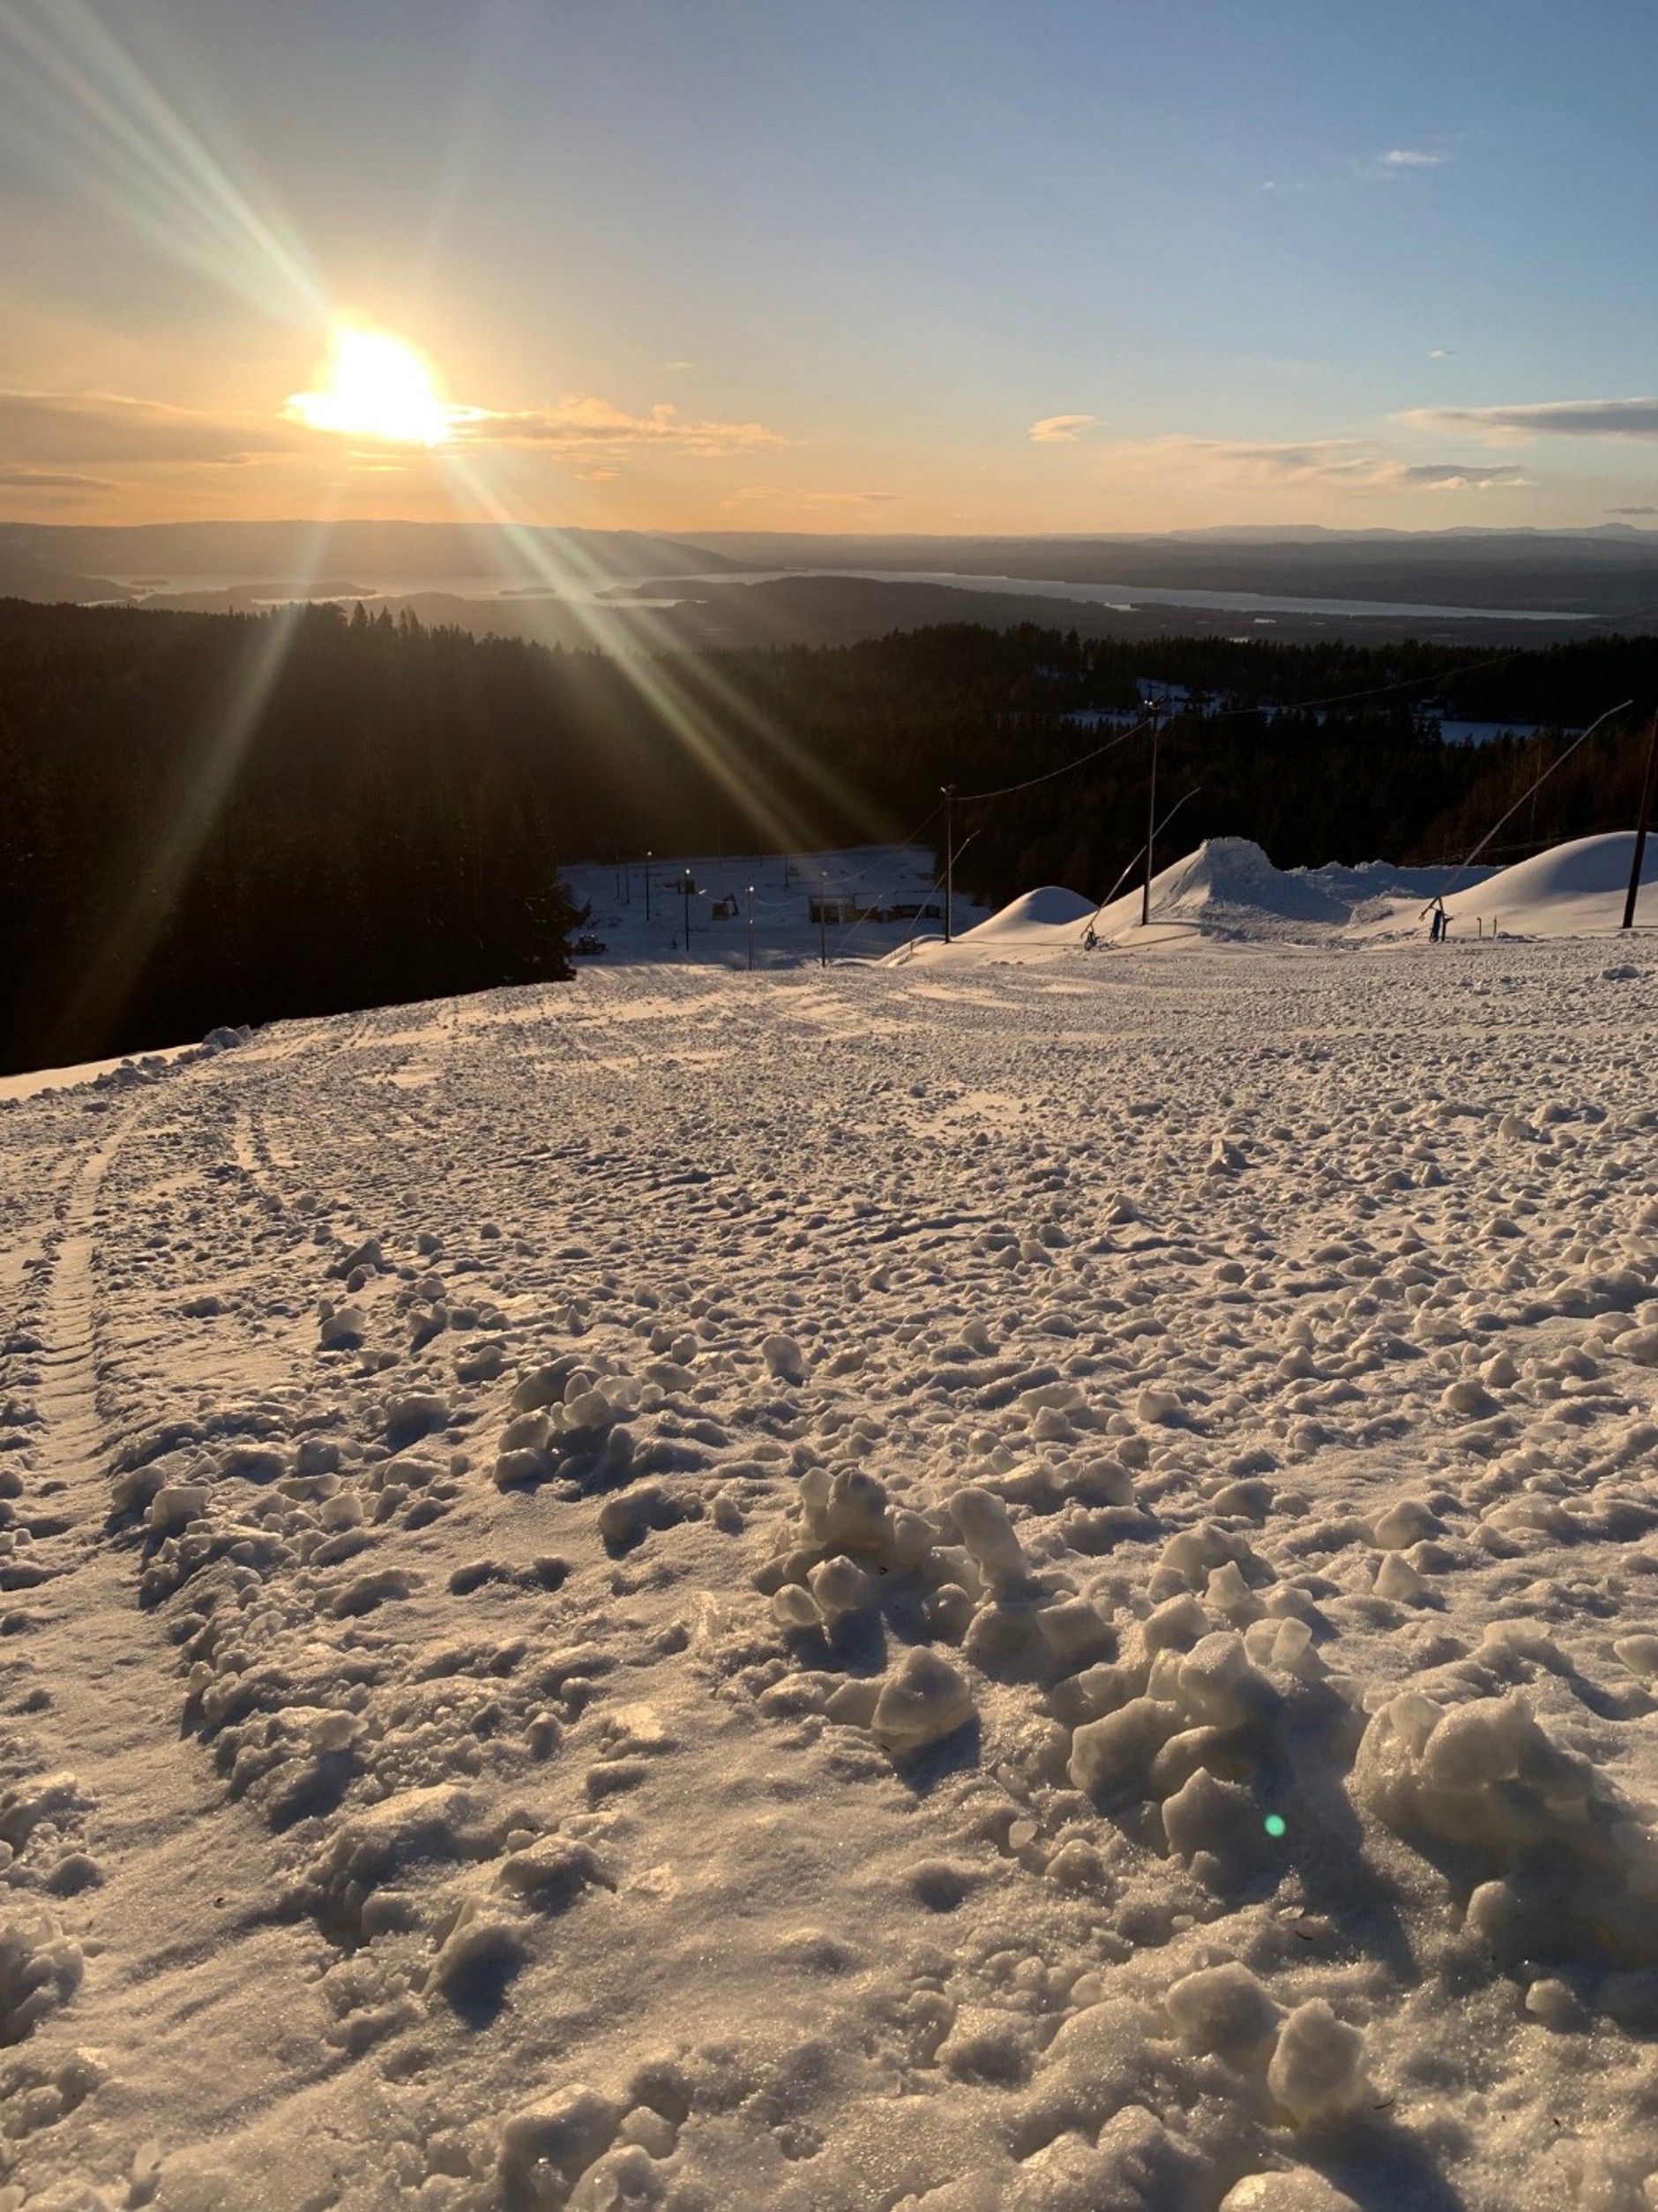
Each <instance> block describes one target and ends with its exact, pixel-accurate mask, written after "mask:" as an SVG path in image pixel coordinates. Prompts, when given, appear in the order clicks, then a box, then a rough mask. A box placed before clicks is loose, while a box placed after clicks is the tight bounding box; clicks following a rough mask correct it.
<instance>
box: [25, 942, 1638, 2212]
mask: <svg viewBox="0 0 1658 2212" xmlns="http://www.w3.org/2000/svg"><path fill="white" fill-rule="evenodd" d="M969 977H970V980H969ZM1655 1052H1658V959H1655V958H1654V954H1653V953H1652V950H1651V948H1650V946H1649V945H1646V944H1645V943H1644V942H1643V943H1641V944H1639V945H1637V946H1636V948H1635V950H1634V953H1633V954H1632V956H1631V957H1628V958H1623V959H1621V960H1618V961H1617V963H1616V964H1609V957H1608V953H1607V948H1606V947H1605V945H1600V946H1598V947H1597V946H1595V945H1591V944H1587V943H1571V942H1560V943H1554V944H1544V945H1515V944H1509V943H1503V944H1499V945H1490V944H1488V945H1453V946H1452V947H1449V948H1445V949H1444V950H1441V951H1438V952H1436V953H1434V954H1432V955H1429V954H1428V953H1426V951H1425V949H1424V948H1422V947H1411V948H1408V949H1403V950H1398V951H1384V952H1378V953H1366V954H1363V955H1362V956H1356V955H1353V954H1350V953H1348V954H1340V953H1319V952H1316V951H1309V950H1307V949H1305V948H1296V950H1294V951H1293V952H1284V951H1277V950H1273V948H1270V947H1266V948H1254V949H1247V950H1230V951H1224V952H1221V951H1205V950H1197V951H1193V952H1192V953H1190V954H1186V955H1183V956H1181V957H1180V958H1179V959H1178V960H1167V959H1165V960H1157V961H1154V962H1146V963H1137V962H1133V961H1129V960H1116V959H1114V960H1109V962H1108V961H1107V960H1104V959H1103V958H1102V959H1101V960H1099V961H1098V962H1097V963H1080V962H1079V961H1077V960H1070V961H1058V960H1056V961H1054V962H1052V963H1050V964H1048V965H1042V964H1040V963H1038V964H1034V965H1025V966H1022V967H1019V968H1003V967H999V966H997V965H996V964H994V963H993V962H985V961H983V960H980V961H978V962H976V963H975V964H974V965H973V966H972V967H971V968H970V969H969V970H968V971H967V974H966V975H962V976H961V977H960V980H958V975H957V973H956V971H953V970H950V969H948V968H940V967H937V966H935V967H931V968H909V969H905V968H899V969H888V970H879V969H870V968H859V969H831V970H829V971H828V972H827V973H820V972H817V971H811V970H806V971H802V972H798V973H796V974H794V975H788V976H786V977H777V976H771V977H765V978H762V977H758V976H755V977H749V976H744V975H711V974H710V973H709V972H708V971H707V970H706V969H705V970H701V971H697V970H691V969H685V970H680V971H676V970H673V969H671V968H662V969H652V970H646V969H632V970H627V969H613V970H609V971H604V972H589V973H587V974H586V975H583V976H582V977H580V978H579V980H578V981H577V982H576V983H573V984H571V985H569V986H565V987H562V988H559V987H553V988H549V989H544V990H541V989H538V990H504V991H498V992H493V993H488V994H484V995H482V996H480V997H478V998H468V999H462V1000H458V1001H457V1000H450V1001H444V1002H437V1003H434V1004H433V1005H429V1006H417V1007H401V1008H386V1009H381V1010H378V1011H377V1012H374V1013H366V1014H361V1015H356V1016H350V1017H341V1018H340V1019H339V1020H335V1021H313V1022H306V1023H295V1024H291V1025H283V1026H280V1027H279V1028H274V1029H273V1030H270V1031H267V1032H264V1033H261V1034H260V1035H257V1036H256V1037H255V1038H253V1039H252V1040H251V1041H250V1042H249V1043H247V1044H246V1045H244V1046H243V1048H242V1049H241V1050H235V1051H225V1052H222V1053H220V1055H219V1056H218V1057H214V1058H210V1059H206V1060H199V1059H198V1060H194V1061H190V1060H186V1061H183V1062H180V1063H177V1064H176V1065H173V1066H172V1067H170V1068H167V1069H165V1070H161V1069H157V1070H154V1071H152V1072H150V1075H149V1080H138V1078H136V1077H133V1078H130V1079H127V1080H123V1081H117V1082H116V1083H114V1084H111V1083H109V1082H108V1081H106V1082H104V1083H102V1084H101V1085H100V1086H98V1087H83V1088H80V1089H71V1090H63V1091H56V1092H50V1093H45V1094H42V1095H39V1096H37V1097H34V1098H32V1099H29V1100H27V1101H26V1102H21V1103H19V1104H16V1105H13V1106H11V1107H10V1108H9V1109H5V1110H0V1134H3V1135H4V1146H3V1147H0V1219H4V1224H5V1231H6V1236H5V1262H4V1277H3V1278H0V1294H3V1297H0V1323H3V1324H4V1327H5V1328H6V1330H7V1332H8V1334H7V1336H6V1338H5V1345H4V1371H0V1506H3V1517H4V1523H5V1526H4V1533H0V1700H3V1710H0V1742H3V1743H4V1750H5V1767H4V1790H3V1792H0V1843H3V1845H4V1849H3V1850H0V1857H4V1859H5V1864H4V1880H5V1882H6V1884H7V1886H8V1887H7V1894H6V1897H5V1899H4V1903H3V1904H0V2204H5V2205H7V2206H11V2205H16V2206H23V2205H27V2206H30V2207H34V2206H35V2205H40V2206H42V2207H52V2208H61V2212H71V2208H80V2207H84V2206H90V2207H98V2206H109V2207H115V2206H126V2205H130V2204H131V2205H138V2204H145V2203H151V2202H153V2203H155V2204H157V2205H160V2206H161V2207H164V2208H175V2207H177V2208H190V2212H194V2208H198V2207H199V2208H206V2207H209V2206H224V2207H232V2206H234V2207H270V2208H273V2212H276V2208H284V2212H286V2208H289V2207H300V2206H305V2207H314V2208H318V2212H321V2208H325V2207H330V2206H334V2205H339V2206H343V2207H358V2206H362V2207H380V2206H385V2207H391V2206H393V2205H410V2204H413V2205H417V2206H422V2207H432V2208H439V2207H443V2208H451V2207H452V2208H476V2212H486V2208H495V2207H503V2208H515V2207H540V2206H557V2205H563V2204H565V2203H569V2204H571V2205H573V2206H576V2207H578V2208H586V2212H601V2208H619V2207H624V2206H627V2207H631V2206H635V2205H639V2206H648V2205H661V2206H664V2207H668V2208H674V2212H719V2208H725V2207H733V2208H741V2207H751V2206H752V2207H767V2208H769V2207H779V2208H784V2212H840V2208H845V2212H864V2208H871V2212H872V2208H881V2212H889V2208H897V2207H907V2208H911V2212H922V2208H925V2212H990V2208H999V2207H1004V2206H1009V2207H1018V2208H1032V2212H1094V2208H1104V2207H1110V2208H1116V2207H1118V2206H1122V2207H1125V2208H1136V2207H1139V2208H1144V2212H1217V2208H1220V2207H1221V2206H1222V2205H1224V2206H1225V2207H1226V2212H1247V2208H1251V2207H1252V2208H1255V2212H1320V2208H1322V2212H1339V2208H1341V2207H1343V2206H1347V2205H1356V2206H1359V2207H1362V2208H1375V2212H1381V2208H1384V2207H1385V2208H1389V2212H1391V2208H1395V2207H1400V2208H1403V2207H1422V2208H1425V2212H1450V2208H1456V2207H1467V2208H1469V2212H1497V2208H1525V2212H1533V2208H1535V2212H1551V2208H1560V2212H1565V2208H1575V2207H1580V2206H1581V2207H1592V2208H1603V2212H1645V2208H1647V2207H1648V2206H1649V2205H1650V2203H1651V2201H1652V2194H1653V2193H1652V2191H1650V2190H1648V2188H1647V2177H1648V2176H1649V2175H1651V2174H1654V2173H1658V2066H1655V2065H1654V2037H1658V1935H1654V1927H1658V1918H1655V1917H1654V1916H1655V1915H1658V1848H1655V1847H1654V1840H1653V1837H1652V1835H1651V1832H1650V1827H1649V1821H1650V1819H1651V1807H1652V1805H1653V1804H1654V1802H1655V1801H1658V1737H1655V1735H1654V1720H1655V1718H1658V1700H1654V1694H1653V1685H1654V1678H1658V1409H1654V1396H1655V1394H1658V1196H1655V1195H1654V1193H1655V1191H1658V1176H1655V1173H1654V1170H1655V1167H1658V1102H1654V1098H1653V1095H1652V1090H1651V1078H1650V1070H1651V1068H1652V1066H1653V1065H1654V1064H1655V1063H1654V1054H1655ZM1269 1822H1270V1824H1271V1825H1270V1827H1269V1825H1268V1823H1269ZM1280 1828H1281V1833H1273V1830H1277V1829H1280ZM8 1855H9V1856H8ZM1654 2188H1658V2184H1654ZM8 2190H10V2191H11V2194H10V2195H9V2196H8V2195H7V2194H6V2192H7V2191H8Z"/></svg>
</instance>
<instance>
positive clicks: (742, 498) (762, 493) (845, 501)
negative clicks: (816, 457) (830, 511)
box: [721, 484, 898, 507]
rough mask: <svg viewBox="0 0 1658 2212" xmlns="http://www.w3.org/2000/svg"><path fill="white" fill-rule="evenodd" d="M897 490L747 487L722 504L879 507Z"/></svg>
mask: <svg viewBox="0 0 1658 2212" xmlns="http://www.w3.org/2000/svg"><path fill="white" fill-rule="evenodd" d="M897 497H898V494H897V493H896V492H895V491H797V490H795V489H793V488H792V487H791V486H789V485H788V484H743V485H741V486H740V487H739V488H738V489H736V491H734V492H732V493H731V494H730V496H729V497H728V498H727V499H725V500H723V501H722V502H721V504H722V505H724V506H727V507H762V506H776V505H778V504H782V505H785V506H790V507H878V506H885V505H886V504H888V503H889V502H890V501H892V500H894V499H896V498H897Z"/></svg>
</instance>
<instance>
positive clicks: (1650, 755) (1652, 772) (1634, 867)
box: [1623, 714, 1658, 930]
mask: <svg viewBox="0 0 1658 2212" xmlns="http://www.w3.org/2000/svg"><path fill="white" fill-rule="evenodd" d="M1655 784H1658V714H1654V716H1653V718H1652V734H1651V735H1650V736H1649V737H1648V738H1647V773H1646V777H1645V779H1644V781H1642V784H1641V787H1640V819H1639V821H1638V822H1637V823H1636V825H1635V852H1634V856H1633V858H1632V860H1631V862H1630V864H1629V896H1628V897H1627V898H1626V899H1625V900H1624V923H1623V926H1624V929H1626V930H1632V929H1633V928H1634V926H1635V900H1636V898H1637V897H1638V895H1639V891H1640V871H1641V863H1642V862H1643V861H1644V860H1645V859H1646V857H1647V822H1648V820H1649V819H1650V818H1651V815H1652V802H1653V788H1654V785H1655Z"/></svg>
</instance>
